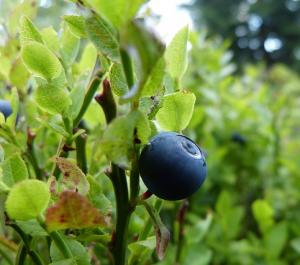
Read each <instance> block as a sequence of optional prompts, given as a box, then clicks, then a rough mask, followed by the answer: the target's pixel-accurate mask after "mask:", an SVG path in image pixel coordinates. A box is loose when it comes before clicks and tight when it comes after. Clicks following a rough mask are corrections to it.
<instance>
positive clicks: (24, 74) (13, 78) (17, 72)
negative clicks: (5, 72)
mask: <svg viewBox="0 0 300 265" xmlns="http://www.w3.org/2000/svg"><path fill="white" fill-rule="evenodd" d="M29 77H30V74H29V72H28V71H27V68H26V67H25V65H24V63H23V61H22V59H21V58H20V57H18V58H17V59H16V60H15V61H14V62H13V64H12V67H11V69H10V73H9V80H10V82H11V84H12V85H14V86H16V87H17V88H18V89H23V88H24V87H25V86H26V84H27V82H28V79H29Z"/></svg>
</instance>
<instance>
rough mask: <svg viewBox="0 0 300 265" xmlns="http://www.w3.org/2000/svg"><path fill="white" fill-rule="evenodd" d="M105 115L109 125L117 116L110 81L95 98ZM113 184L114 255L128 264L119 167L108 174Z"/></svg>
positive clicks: (126, 209)
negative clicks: (115, 214) (115, 213)
mask: <svg viewBox="0 0 300 265" xmlns="http://www.w3.org/2000/svg"><path fill="white" fill-rule="evenodd" d="M95 99H96V101H97V102H98V103H99V104H100V106H101V107H102V109H103V112H104V114H105V118H106V123H107V124H109V123H110V122H111V121H112V120H113V119H114V118H115V117H116V115H117V106H116V103H115V101H114V97H113V94H112V91H111V87H110V83H109V81H108V80H106V79H105V80H104V81H103V92H102V93H101V94H100V95H97V96H96V97H95ZM108 176H109V177H110V180H111V182H112V185H113V188H114V193H115V198H116V207H117V211H116V212H117V216H116V219H117V220H116V229H115V232H114V233H113V236H112V242H111V243H112V255H113V259H114V265H125V264H126V250H127V233H128V224H129V219H130V215H131V213H132V211H131V207H130V204H129V194H128V186H127V180H126V175H125V171H124V170H123V169H121V168H119V167H118V166H117V165H115V164H112V165H111V172H109V173H108Z"/></svg>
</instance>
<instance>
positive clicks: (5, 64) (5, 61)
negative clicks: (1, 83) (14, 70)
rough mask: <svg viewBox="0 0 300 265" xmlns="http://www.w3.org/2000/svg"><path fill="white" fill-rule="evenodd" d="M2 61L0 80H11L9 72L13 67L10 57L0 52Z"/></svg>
mask: <svg viewBox="0 0 300 265" xmlns="http://www.w3.org/2000/svg"><path fill="white" fill-rule="evenodd" d="M0 61H1V64H0V80H1V79H4V80H9V73H10V69H11V62H10V59H9V58H8V57H7V56H5V55H4V54H1V52H0Z"/></svg>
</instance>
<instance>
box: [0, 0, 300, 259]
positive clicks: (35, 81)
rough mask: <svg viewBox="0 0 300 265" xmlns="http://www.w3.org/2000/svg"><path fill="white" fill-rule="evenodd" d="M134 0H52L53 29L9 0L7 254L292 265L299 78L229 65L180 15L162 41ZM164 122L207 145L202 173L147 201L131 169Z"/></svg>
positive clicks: (4, 84) (0, 235)
mask: <svg viewBox="0 0 300 265" xmlns="http://www.w3.org/2000/svg"><path fill="white" fill-rule="evenodd" d="M143 2H144V1H141V0H133V1H131V3H130V5H128V1H125V0H110V1H106V0H97V1H96V0H85V1H82V2H81V1H80V2H79V3H77V5H75V4H71V5H70V7H69V8H70V9H68V10H73V11H74V12H75V13H74V14H72V15H70V14H69V13H68V15H64V16H63V17H61V18H58V17H56V15H57V14H60V12H62V11H64V10H65V9H63V8H62V7H61V8H59V9H58V11H57V13H55V12H53V13H51V15H53V17H54V18H53V21H59V20H60V23H59V24H60V27H59V29H57V28H56V26H55V27H52V26H51V25H50V24H49V25H47V26H45V25H43V24H42V23H41V24H39V23H38V21H41V16H43V14H44V13H43V12H40V8H39V6H38V4H37V3H36V2H35V1H33V0H25V1H23V2H22V3H21V4H16V3H10V4H9V5H7V6H8V9H7V10H6V12H7V20H6V21H2V23H3V28H4V29H5V30H4V32H5V33H4V35H3V36H5V37H3V42H1V47H0V60H1V64H0V80H1V81H0V83H1V87H0V95H1V99H3V100H8V101H9V102H10V105H11V107H12V110H13V112H12V113H10V115H9V116H8V117H7V118H6V117H5V115H2V114H0V145H1V148H0V162H1V168H0V193H1V197H0V202H1V211H0V214H1V218H0V220H1V226H0V254H1V255H0V263H1V265H2V264H3V265H7V264H28V265H29V264H30V265H31V264H53V265H55V264H56V265H59V264H63V265H65V264H66V265H67V264H78V265H81V264H122V265H123V264H125V261H124V260H125V257H126V260H127V262H126V264H131V265H133V264H160V265H162V264H166V265H167V264H184V265H185V264H189V265H191V264H192V265H193V264H195V265H206V264H207V265H208V264H246V265H247V264H249V265H253V264H261V265H288V264H296V265H299V264H300V262H299V260H300V259H299V256H300V229H299V223H300V212H299V201H300V194H299V189H300V173H299V165H300V156H299V150H300V142H299V140H298V132H299V123H297V121H298V120H299V118H300V117H299V116H300V113H299V110H298V109H299V103H300V102H299V101H300V82H299V81H300V80H299V77H298V75H297V74H296V73H294V72H293V71H291V70H290V69H288V68H287V67H286V66H284V65H281V64H274V65H273V67H271V68H267V69H266V68H264V66H261V65H255V66H253V65H248V66H245V68H244V71H243V73H242V74H241V75H239V76H237V75H235V74H234V73H235V70H236V67H235V64H233V63H232V53H231V52H230V51H229V50H228V44H227V43H220V42H218V41H215V40H213V39H207V38H205V37H204V35H202V34H200V33H196V32H189V31H188V28H187V27H184V28H183V29H181V30H180V31H179V32H178V33H177V34H176V36H175V37H174V38H173V40H172V41H171V43H170V44H169V45H167V47H165V45H164V44H163V43H162V42H161V41H160V40H159V39H157V37H156V36H155V35H153V32H152V31H151V29H149V28H147V27H146V26H145V23H144V21H143V19H141V18H140V19H133V18H134V17H135V15H136V13H137V11H138V9H139V8H140V6H141V5H142V4H143ZM62 6H63V5H62ZM91 10H93V12H91ZM125 11H126V12H125ZM124 14H126V15H124ZM188 41H189V42H190V44H191V49H190V50H189V52H187V42H188ZM94 98H95V99H94ZM0 103H1V102H0ZM160 131H176V132H180V133H184V134H185V135H187V136H188V137H189V138H191V139H193V141H194V142H195V143H197V144H198V145H199V146H201V147H202V149H203V150H202V151H203V153H205V156H206V162H207V172H208V176H207V179H206V181H205V182H204V184H203V185H202V187H201V188H200V189H199V190H198V191H197V192H196V193H195V194H193V195H192V196H191V197H189V198H188V199H186V200H182V201H177V202H173V201H163V200H160V199H158V198H157V197H155V196H151V197H150V198H148V197H149V195H150V194H149V192H147V191H146V187H145V186H144V184H143V182H142V181H140V178H139V168H138V163H137V162H138V159H139V154H140V151H141V149H142V148H143V147H144V146H145V145H146V144H147V143H148V141H149V139H151V137H153V136H155V135H157V134H158V132H160ZM171 185H172V183H170V186H171ZM167 245H168V246H167ZM155 252H156V253H155Z"/></svg>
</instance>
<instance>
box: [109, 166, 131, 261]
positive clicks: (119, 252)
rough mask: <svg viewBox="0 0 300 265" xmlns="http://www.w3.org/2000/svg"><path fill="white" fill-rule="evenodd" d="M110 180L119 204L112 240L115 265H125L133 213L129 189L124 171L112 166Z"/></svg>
mask: <svg viewBox="0 0 300 265" xmlns="http://www.w3.org/2000/svg"><path fill="white" fill-rule="evenodd" d="M110 179H111V181H112V184H113V187H114V192H115V197H116V204H117V205H116V206H117V223H116V231H115V235H114V237H113V239H112V253H113V256H114V264H115V265H125V261H126V250H127V233H128V224H129V219H130V215H131V212H132V211H131V209H130V205H129V198H128V187H127V181H126V175H125V172H124V170H123V169H121V168H119V167H118V166H117V165H114V164H112V172H111V174H110Z"/></svg>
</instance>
